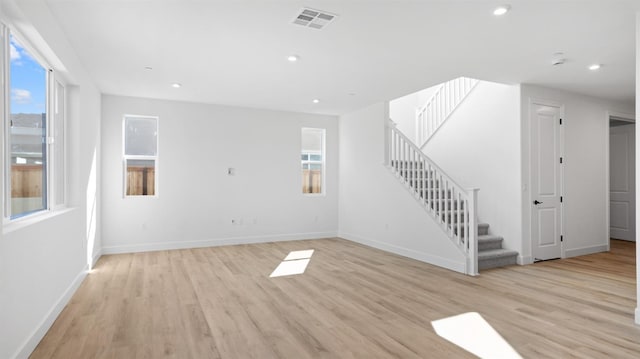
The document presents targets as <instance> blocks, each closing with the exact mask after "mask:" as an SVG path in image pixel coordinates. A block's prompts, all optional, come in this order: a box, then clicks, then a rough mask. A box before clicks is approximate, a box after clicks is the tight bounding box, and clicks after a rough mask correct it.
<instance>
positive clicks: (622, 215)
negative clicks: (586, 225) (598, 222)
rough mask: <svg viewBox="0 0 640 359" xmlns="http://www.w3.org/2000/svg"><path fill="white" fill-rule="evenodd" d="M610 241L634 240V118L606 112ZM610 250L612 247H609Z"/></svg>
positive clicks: (628, 115)
mask: <svg viewBox="0 0 640 359" xmlns="http://www.w3.org/2000/svg"><path fill="white" fill-rule="evenodd" d="M607 115H608V118H609V168H608V170H609V238H610V241H611V240H612V239H613V240H623V241H630V242H635V241H636V173H635V172H636V169H635V161H636V155H635V146H636V136H635V127H636V125H635V116H634V115H631V114H621V113H608V114H607ZM609 247H611V244H609Z"/></svg>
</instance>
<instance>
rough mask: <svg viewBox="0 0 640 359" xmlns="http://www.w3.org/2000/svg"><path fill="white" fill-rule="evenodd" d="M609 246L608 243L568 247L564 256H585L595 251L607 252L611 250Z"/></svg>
mask: <svg viewBox="0 0 640 359" xmlns="http://www.w3.org/2000/svg"><path fill="white" fill-rule="evenodd" d="M608 247H609V246H608V245H607V244H600V245H597V246H589V247H581V248H574V249H567V250H565V251H564V257H565V258H569V257H577V256H584V255H587V254H593V253H600V252H606V251H608V250H609V248H608Z"/></svg>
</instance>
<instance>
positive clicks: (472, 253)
mask: <svg viewBox="0 0 640 359" xmlns="http://www.w3.org/2000/svg"><path fill="white" fill-rule="evenodd" d="M385 142H386V151H385V162H386V165H387V166H388V167H389V169H391V171H392V172H393V173H394V174H395V175H396V176H397V177H398V179H399V180H400V181H401V182H403V183H404V184H405V185H406V186H407V189H409V191H410V192H411V193H412V194H413V195H414V196H415V198H416V200H418V201H419V202H420V204H421V205H422V207H423V208H424V209H425V210H426V211H427V212H428V213H429V214H430V215H431V216H432V217H433V218H434V219H435V221H436V222H437V223H438V224H439V225H440V227H441V228H442V230H443V231H444V232H445V233H446V234H447V236H448V237H449V238H450V239H451V240H452V241H453V243H454V244H456V245H457V247H458V248H459V249H460V250H461V251H462V253H463V254H464V255H465V257H466V263H465V273H466V274H468V275H477V274H478V220H477V214H476V213H477V199H478V189H477V188H472V189H464V188H463V187H462V186H460V185H459V184H457V183H456V182H455V181H454V180H453V179H451V177H450V176H449V175H447V174H446V173H445V172H444V171H443V170H442V169H440V167H438V166H437V165H436V164H435V163H434V162H433V161H432V160H431V159H430V158H429V157H427V156H426V155H425V154H424V153H423V152H422V151H421V150H420V148H418V146H416V144H414V143H413V142H412V141H411V140H410V139H409V138H408V137H407V136H405V135H404V134H403V133H402V132H400V131H399V130H398V129H397V128H396V124H395V122H393V121H391V120H389V121H388V122H387V126H386V138H385Z"/></svg>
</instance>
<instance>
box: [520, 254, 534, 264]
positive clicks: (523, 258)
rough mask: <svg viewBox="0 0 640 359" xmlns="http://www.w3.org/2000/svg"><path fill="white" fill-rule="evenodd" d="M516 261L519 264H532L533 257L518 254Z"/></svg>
mask: <svg viewBox="0 0 640 359" xmlns="http://www.w3.org/2000/svg"><path fill="white" fill-rule="evenodd" d="M516 263H518V264H519V265H521V266H523V265H527V264H532V263H533V257H532V256H521V255H519V256H518V258H517V259H516Z"/></svg>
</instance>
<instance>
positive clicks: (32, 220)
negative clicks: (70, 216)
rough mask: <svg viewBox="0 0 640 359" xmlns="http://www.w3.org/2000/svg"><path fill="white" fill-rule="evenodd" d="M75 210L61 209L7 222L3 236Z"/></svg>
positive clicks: (3, 228)
mask: <svg viewBox="0 0 640 359" xmlns="http://www.w3.org/2000/svg"><path fill="white" fill-rule="evenodd" d="M75 209H76V208H75V207H67V208H61V209H56V210H49V211H42V212H39V213H34V214H32V215H29V216H26V217H23V218H18V219H14V220H11V221H7V222H5V224H4V225H3V226H2V234H3V235H5V234H8V233H11V232H15V231H18V230H21V229H23V228H26V227H29V226H32V225H34V224H36V223H40V222H43V221H46V220H49V219H51V218H54V217H57V216H60V215H63V214H65V213H69V212H72V211H74V210H75Z"/></svg>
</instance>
